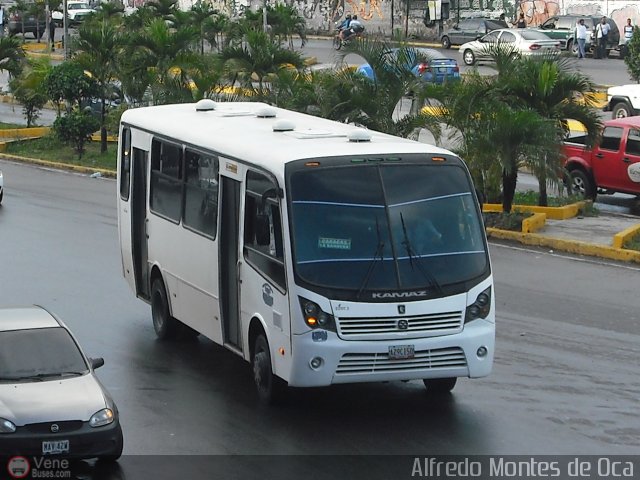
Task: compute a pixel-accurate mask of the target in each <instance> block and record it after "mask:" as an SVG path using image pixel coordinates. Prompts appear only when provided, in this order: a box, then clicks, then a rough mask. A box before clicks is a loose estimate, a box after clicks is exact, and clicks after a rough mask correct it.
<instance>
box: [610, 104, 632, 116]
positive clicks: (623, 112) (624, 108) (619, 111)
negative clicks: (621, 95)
mask: <svg viewBox="0 0 640 480" xmlns="http://www.w3.org/2000/svg"><path fill="white" fill-rule="evenodd" d="M612 112H613V113H612V114H611V118H614V119H615V118H625V117H631V116H632V115H633V112H632V111H631V107H630V106H629V104H628V103H625V102H620V103H616V105H615V106H614V107H613V109H612Z"/></svg>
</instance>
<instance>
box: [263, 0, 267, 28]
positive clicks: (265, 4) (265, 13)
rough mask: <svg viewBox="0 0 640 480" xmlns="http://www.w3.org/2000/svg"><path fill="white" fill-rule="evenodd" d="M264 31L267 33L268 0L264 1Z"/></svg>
mask: <svg viewBox="0 0 640 480" xmlns="http://www.w3.org/2000/svg"><path fill="white" fill-rule="evenodd" d="M262 31H263V32H264V33H267V0H264V1H263V2H262Z"/></svg>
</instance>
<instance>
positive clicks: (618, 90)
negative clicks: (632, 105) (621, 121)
mask: <svg viewBox="0 0 640 480" xmlns="http://www.w3.org/2000/svg"><path fill="white" fill-rule="evenodd" d="M607 95H609V96H610V97H611V96H614V95H623V96H625V97H634V98H635V97H637V96H640V84H636V83H632V84H629V85H620V86H616V87H609V88H608V89H607Z"/></svg>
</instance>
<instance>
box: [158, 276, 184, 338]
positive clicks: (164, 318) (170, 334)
mask: <svg viewBox="0 0 640 480" xmlns="http://www.w3.org/2000/svg"><path fill="white" fill-rule="evenodd" d="M151 316H152V318H153V329H154V330H155V332H156V335H157V336H158V338H159V339H160V340H171V339H175V338H176V337H177V336H178V331H179V326H180V324H179V322H178V320H176V319H175V318H173V317H172V316H171V313H170V310H169V299H168V297H167V291H166V289H165V288H164V282H163V281H162V280H161V279H159V278H157V279H156V280H154V281H153V285H152V287H151Z"/></svg>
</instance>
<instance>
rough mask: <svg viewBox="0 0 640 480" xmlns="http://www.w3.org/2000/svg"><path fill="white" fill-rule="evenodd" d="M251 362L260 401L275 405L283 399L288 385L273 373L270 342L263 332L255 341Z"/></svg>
mask: <svg viewBox="0 0 640 480" xmlns="http://www.w3.org/2000/svg"><path fill="white" fill-rule="evenodd" d="M251 364H252V369H253V381H254V383H255V385H256V391H257V392H258V398H259V399H260V402H261V403H263V404H266V405H273V404H277V403H279V402H280V401H282V400H283V399H284V396H285V392H286V386H285V385H284V382H283V381H282V380H281V379H280V378H278V377H276V376H275V375H274V374H273V369H272V368H271V353H270V351H269V343H268V342H267V339H266V338H265V336H264V334H263V333H260V334H259V335H258V336H257V337H256V340H255V342H254V348H253V358H252V360H251Z"/></svg>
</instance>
